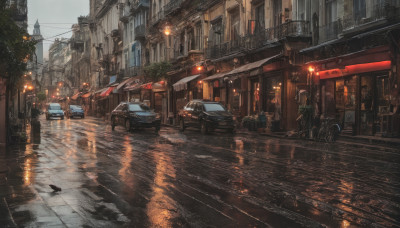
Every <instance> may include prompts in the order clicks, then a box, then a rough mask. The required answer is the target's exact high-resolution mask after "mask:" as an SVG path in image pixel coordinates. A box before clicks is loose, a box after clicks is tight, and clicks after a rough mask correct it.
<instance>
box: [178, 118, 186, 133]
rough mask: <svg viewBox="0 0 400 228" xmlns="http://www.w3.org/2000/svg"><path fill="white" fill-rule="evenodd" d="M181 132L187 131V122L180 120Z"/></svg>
mask: <svg viewBox="0 0 400 228" xmlns="http://www.w3.org/2000/svg"><path fill="white" fill-rule="evenodd" d="M179 130H180V131H182V132H183V131H184V130H185V122H183V119H181V120H179Z"/></svg>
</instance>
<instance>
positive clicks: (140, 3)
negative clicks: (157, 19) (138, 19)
mask: <svg viewBox="0 0 400 228" xmlns="http://www.w3.org/2000/svg"><path fill="white" fill-rule="evenodd" d="M140 7H144V8H149V7H150V3H149V0H136V2H135V3H133V4H132V5H131V11H132V13H135V12H136V11H137V10H139V9H140Z"/></svg>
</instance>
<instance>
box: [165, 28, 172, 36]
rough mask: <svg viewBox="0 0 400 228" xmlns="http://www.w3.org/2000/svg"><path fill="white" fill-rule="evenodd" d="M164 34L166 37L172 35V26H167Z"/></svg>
mask: <svg viewBox="0 0 400 228" xmlns="http://www.w3.org/2000/svg"><path fill="white" fill-rule="evenodd" d="M164 34H165V35H166V36H169V35H171V28H170V26H165V28H164Z"/></svg>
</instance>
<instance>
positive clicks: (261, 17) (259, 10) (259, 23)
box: [255, 4, 265, 32]
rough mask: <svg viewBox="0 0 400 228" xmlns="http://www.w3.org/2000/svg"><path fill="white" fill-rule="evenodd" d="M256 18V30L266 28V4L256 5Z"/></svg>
mask: <svg viewBox="0 0 400 228" xmlns="http://www.w3.org/2000/svg"><path fill="white" fill-rule="evenodd" d="M255 20H256V27H255V31H256V32H258V31H261V30H262V29H264V28H265V9H264V4H261V5H259V6H257V7H256V10H255Z"/></svg>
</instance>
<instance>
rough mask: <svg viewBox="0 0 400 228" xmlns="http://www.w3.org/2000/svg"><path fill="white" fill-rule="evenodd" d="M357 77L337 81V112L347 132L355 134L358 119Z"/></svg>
mask: <svg viewBox="0 0 400 228" xmlns="http://www.w3.org/2000/svg"><path fill="white" fill-rule="evenodd" d="M356 88H357V80H356V76H352V77H348V78H346V79H344V80H337V81H336V90H335V97H336V99H335V100H336V110H337V113H338V115H339V119H340V120H342V121H343V126H344V129H345V130H349V131H350V132H353V131H354V129H355V119H356Z"/></svg>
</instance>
